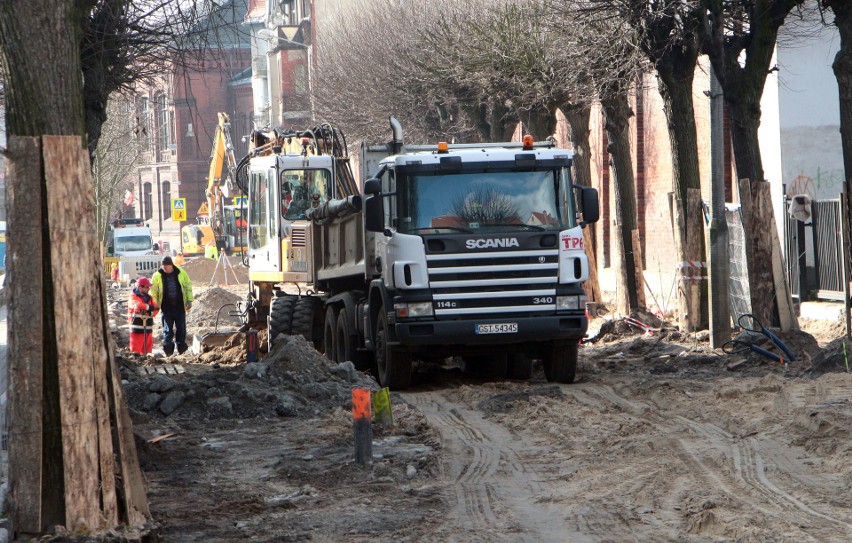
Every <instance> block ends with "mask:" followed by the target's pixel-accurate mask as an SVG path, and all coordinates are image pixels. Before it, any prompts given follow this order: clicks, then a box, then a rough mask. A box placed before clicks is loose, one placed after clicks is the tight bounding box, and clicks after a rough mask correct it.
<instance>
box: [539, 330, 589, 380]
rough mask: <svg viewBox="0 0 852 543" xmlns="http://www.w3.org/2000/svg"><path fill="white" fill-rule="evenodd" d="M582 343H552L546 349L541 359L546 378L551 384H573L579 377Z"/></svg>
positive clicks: (573, 341) (575, 341)
mask: <svg viewBox="0 0 852 543" xmlns="http://www.w3.org/2000/svg"><path fill="white" fill-rule="evenodd" d="M579 348H580V342H579V341H577V340H572V341H552V342H550V343H549V344H548V345H547V346H546V347H545V349H544V353H543V355H542V357H541V362H542V365H543V366H544V376H545V377H547V380H548V381H550V382H556V383H573V382H574V377H576V375H577V357H578V356H579Z"/></svg>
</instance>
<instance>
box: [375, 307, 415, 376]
mask: <svg viewBox="0 0 852 543" xmlns="http://www.w3.org/2000/svg"><path fill="white" fill-rule="evenodd" d="M388 340H389V333H388V318H387V315H385V312H384V308H383V309H382V312H381V314H380V315H379V318H378V320H377V321H376V369H377V373H378V374H379V375H378V377H379V384H380V385H382V386H383V387H388V388H391V389H393V390H401V389H404V388H408V386H409V385H411V353H407V352H404V351H398V350H395V349H393V348H392V347H391V346H390V345H388Z"/></svg>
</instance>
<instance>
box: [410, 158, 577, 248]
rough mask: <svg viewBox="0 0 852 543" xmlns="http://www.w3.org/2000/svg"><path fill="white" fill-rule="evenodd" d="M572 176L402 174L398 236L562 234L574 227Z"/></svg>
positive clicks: (535, 173)
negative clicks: (510, 232)
mask: <svg viewBox="0 0 852 543" xmlns="http://www.w3.org/2000/svg"><path fill="white" fill-rule="evenodd" d="M570 187H571V173H570V170H569V169H568V168H563V169H561V170H546V171H526V172H518V171H505V172H461V173H454V174H437V175H430V174H416V175H409V176H402V177H401V179H400V183H399V185H398V187H397V191H398V193H399V196H400V204H401V205H400V207H399V221H398V228H399V231H400V232H403V233H418V234H423V233H439V232H504V231H512V230H564V229H566V228H571V227H573V226H575V224H576V219H575V216H574V207H573V206H574V202H573V198H572V193H571V191H570Z"/></svg>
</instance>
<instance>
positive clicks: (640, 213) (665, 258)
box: [557, 67, 735, 309]
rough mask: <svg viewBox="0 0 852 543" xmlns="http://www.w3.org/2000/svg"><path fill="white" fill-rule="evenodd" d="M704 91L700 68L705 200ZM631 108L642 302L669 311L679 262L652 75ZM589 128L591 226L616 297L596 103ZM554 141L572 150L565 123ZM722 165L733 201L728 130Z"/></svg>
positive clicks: (604, 281) (603, 277) (605, 162)
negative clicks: (596, 200) (596, 209)
mask: <svg viewBox="0 0 852 543" xmlns="http://www.w3.org/2000/svg"><path fill="white" fill-rule="evenodd" d="M708 89H709V80H708V77H707V70H706V69H705V68H702V67H700V68H699V69H697V70H696V77H695V83H694V86H693V99H694V101H695V119H696V130H697V132H698V147H699V151H698V152H699V157H698V158H699V168H700V175H701V190H702V195H703V197H704V199H705V200H709V197H710V100H709V98H708V97H707V96H705V94H704V91H705V90H708ZM631 104H632V106H633V111H634V116H633V117H632V118H631V120H630V130H631V131H630V138H631V149H632V150H633V157H634V163H633V167H634V174H635V179H636V205H637V225H638V228H639V232H640V237H641V242H642V249H643V261H644V269H645V278H646V281H647V284H648V285H647V286H646V298H647V300H648V304H649V306H652V308H653V309H657V306H661V308H663V307H665V308H666V309H672V308H675V307H676V306H677V299H676V296H677V294H676V288H677V284H676V275H675V271H676V265H677V262H678V259H677V254H676V252H675V250H674V236H673V234H672V214H671V205H670V193H671V192H672V187H673V173H672V162H671V148H670V145H669V134H668V125H667V121H666V117H665V113H664V111H663V102H662V98H661V97H660V94H659V91H658V89H657V81H656V76H654V75H653V74H649V75H647V76H645V78H644V80H643V81H642V82H641V83H640V84H638V85H637V86H636V88H635V89H634V93H633V96H632V97H631ZM726 122H727V121H726ZM589 128H590V136H589V140H590V142H591V176H592V186H593V187H595V188H597V189H598V191H599V194H600V198H601V219H600V221H598V223H597V224H595V225H594V227H593V228H594V237H595V239H596V252H597V258H598V269H599V275H598V277H599V279H600V282H601V288H602V290H603V291H604V292H605V293H606V294H605V295H606V296H608V297H610V298H611V299H614V297H615V274H614V269H613V267H612V265H613V263H615V262H617V256H618V255H616V254H615V244H614V242H613V240H612V239H611V234H612V228H611V226H612V222H613V220H614V217H613V215H612V213H613V210H614V209H615V202H614V200H613V191H612V190H611V185H610V183H611V181H610V174H609V155H608V153H607V152H606V145H607V138H606V131H605V130H604V121H603V114H602V113H601V110H600V106H599V105H595V106H594V108H593V110H592V115H591V120H590V126H589ZM726 128H727V124H726ZM557 140H558V141H559V142H560V143H562V144H564V145H565V146H567V147H570V141H568V140H567V128H566V127H565V123H564V121H563V122H561V123H560V124H559V125H558V130H557ZM725 161H726V164H727V168H726V172H725V181H726V200H727V201H731V193H730V187H731V182H732V179H733V177H734V173H733V172H734V171H735V170H734V167H733V163H732V154H731V152H730V136H729V131H728V130H727V129H726V155H725Z"/></svg>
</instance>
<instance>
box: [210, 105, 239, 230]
mask: <svg viewBox="0 0 852 543" xmlns="http://www.w3.org/2000/svg"><path fill="white" fill-rule="evenodd" d="M226 165H227V171H225V172H224V175H223V169H224V168H225V166H226ZM236 169H237V161H236V158H235V157H234V144H233V142H232V140H231V119H230V118H229V117H228V114H227V113H219V124H218V126H217V127H216V134H215V135H214V136H213V153H212V155H211V157H210V171H209V173H208V174H207V190H206V191H205V196H206V197H207V209H208V213H209V215H208V216H209V217H210V226H211V227H213V229H214V231H215V232H216V234H217V235H221V234H222V232H221V231H219V230H221V224H222V220H223V216H222V209H221V208H222V204H223V201H222V200H223V198H227V197H228V196H229V195H230V193H231V191H233V190H234V188H235V185H234V175H235V172H236Z"/></svg>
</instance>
